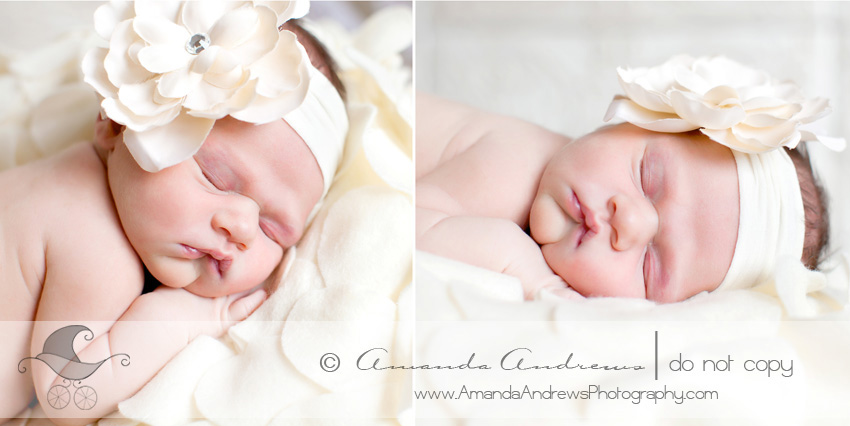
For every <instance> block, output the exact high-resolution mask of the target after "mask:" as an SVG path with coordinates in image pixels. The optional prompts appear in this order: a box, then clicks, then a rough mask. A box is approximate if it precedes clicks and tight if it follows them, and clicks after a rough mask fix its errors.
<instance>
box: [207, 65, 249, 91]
mask: <svg viewBox="0 0 850 426" xmlns="http://www.w3.org/2000/svg"><path fill="white" fill-rule="evenodd" d="M250 76H251V73H249V72H248V71H244V70H242V68H234V69H233V70H232V71H230V72H226V73H214V72H208V73H206V74H204V80H206V82H207V83H209V84H212V85H213V86H216V87H220V88H222V89H235V88H237V87H240V86H242V85H243V84H245V83H246V82H247V81H248V77H250Z"/></svg>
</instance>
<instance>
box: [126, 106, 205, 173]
mask: <svg viewBox="0 0 850 426" xmlns="http://www.w3.org/2000/svg"><path fill="white" fill-rule="evenodd" d="M214 124H215V120H212V119H208V118H198V117H192V116H190V115H188V114H180V115H179V116H177V118H175V119H174V120H173V121H171V122H170V123H168V124H166V125H164V126H158V127H154V128H151V129H149V130H147V131H144V132H136V131H133V130H128V129H125V130H124V143H125V144H126V145H127V149H128V150H129V151H130V153H131V154H132V155H133V158H135V159H136V162H137V163H139V166H141V168H143V169H145V170H146V171H149V172H158V171H160V170H162V169H164V168H166V167H171V166H173V165H175V164H178V163H181V162H183V161H186V160H188V159H189V158H191V157H192V155H194V154H195V153H196V152H198V149H200V147H201V145H202V144H203V143H204V140H205V139H206V138H207V135H209V133H210V130H211V129H212V127H213V125H214Z"/></svg>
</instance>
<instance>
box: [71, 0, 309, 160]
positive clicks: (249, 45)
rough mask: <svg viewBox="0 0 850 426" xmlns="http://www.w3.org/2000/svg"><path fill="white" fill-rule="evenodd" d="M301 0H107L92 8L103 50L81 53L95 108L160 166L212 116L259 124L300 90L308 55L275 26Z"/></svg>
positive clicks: (196, 141)
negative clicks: (96, 103)
mask: <svg viewBox="0 0 850 426" xmlns="http://www.w3.org/2000/svg"><path fill="white" fill-rule="evenodd" d="M308 7H309V3H308V2H307V1H306V0H295V1H282V2H261V1H255V2H250V1H240V2H235V1H219V0H204V1H185V2H177V1H168V2H166V1H155V2H153V1H139V2H134V3H126V2H112V3H109V4H106V5H103V6H101V7H100V8H98V10H97V11H96V12H95V29H96V30H97V32H98V34H100V35H101V36H102V37H104V38H105V39H107V40H109V47H108V48H99V49H94V50H92V51H90V52H89V53H88V54H87V55H86V57H85V58H84V59H83V73H84V75H85V81H86V82H87V83H89V84H90V85H92V86H93V87H94V88H95V90H97V92H98V93H99V94H100V95H101V96H103V98H104V99H103V101H102V103H101V107H102V109H103V110H104V111H105V113H106V115H107V116H109V118H111V119H112V120H114V121H116V122H118V123H120V124H123V125H125V126H126V129H125V133H124V142H125V143H126V145H127V147H128V149H129V150H130V152H131V153H132V154H133V157H134V158H135V159H136V161H137V162H138V163H139V165H140V166H141V167H142V168H144V169H145V170H147V171H151V172H154V171H158V170H161V169H164V168H166V167H169V166H171V165H174V164H177V163H179V162H181V161H184V160H186V159H188V158H190V157H191V156H192V155H193V154H194V153H195V152H197V150H198V149H199V148H200V147H201V144H202V143H203V142H204V139H206V137H207V135H208V134H209V131H210V129H212V126H213V124H214V123H215V120H217V119H219V118H223V117H225V116H227V115H231V116H233V117H234V118H236V119H239V120H242V121H246V122H250V123H256V124H262V123H268V122H270V121H273V120H276V119H280V118H282V117H283V116H284V115H285V114H286V113H288V112H290V111H292V110H294V109H295V108H296V107H298V105H300V104H301V102H302V101H303V100H304V97H305V96H306V93H307V88H308V82H309V78H308V74H307V73H308V70H307V65H308V64H309V58H308V57H307V54H306V52H305V51H304V49H303V47H302V46H301V45H300V44H299V43H298V42H297V41H296V38H295V35H294V34H293V33H291V32H289V31H278V26H279V25H280V24H282V23H284V22H286V21H287V20H289V19H292V18H298V17H301V16H303V14H304V13H306V11H307V9H308Z"/></svg>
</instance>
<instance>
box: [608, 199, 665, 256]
mask: <svg viewBox="0 0 850 426" xmlns="http://www.w3.org/2000/svg"><path fill="white" fill-rule="evenodd" d="M608 211H609V212H610V213H611V219H610V224H611V247H613V248H614V250H617V251H624V250H628V249H630V248H632V247H644V246H645V245H647V244H649V243H650V242H651V241H652V239H653V238H654V237H655V234H656V233H657V232H658V213H657V212H656V211H655V207H653V206H652V204H651V203H650V202H648V201H647V200H646V199H644V198H642V197H640V198H630V197H627V196H624V195H620V194H618V195H615V196H613V197H611V199H610V200H609V201H608Z"/></svg>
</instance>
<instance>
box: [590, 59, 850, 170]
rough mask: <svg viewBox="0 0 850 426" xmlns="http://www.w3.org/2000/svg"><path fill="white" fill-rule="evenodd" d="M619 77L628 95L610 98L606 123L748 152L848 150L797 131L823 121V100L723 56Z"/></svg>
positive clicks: (682, 61) (825, 109)
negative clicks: (692, 136) (810, 147)
mask: <svg viewBox="0 0 850 426" xmlns="http://www.w3.org/2000/svg"><path fill="white" fill-rule="evenodd" d="M617 75H618V77H619V80H620V85H621V86H622V87H623V90H625V92H626V95H625V96H619V95H618V96H616V97H615V98H614V100H613V101H612V102H611V105H610V106H609V108H608V112H607V113H606V114H605V121H609V120H611V119H612V118H615V117H616V118H619V119H622V120H625V121H628V122H630V123H632V124H634V125H636V126H639V127H643V128H644V129H647V130H652V131H656V132H669V133H678V132H687V131H691V130H696V129H699V130H700V131H701V132H702V133H704V134H706V135H707V136H708V137H709V138H711V139H712V140H714V141H716V142H719V143H721V144H723V145H726V146H727V147H729V148H731V149H735V150H738V151H742V152H747V153H759V152H765V151H770V150H773V149H776V148H779V147H782V146H784V147H788V148H794V147H795V146H797V144H798V143H799V142H800V140H801V139H805V140H818V141H820V142H822V143H824V144H825V145H826V146H828V147H830V148H832V149H839V150H840V149H843V147H844V145H845V141H844V140H843V139H840V138H829V137H824V136H816V135H814V134H812V133H810V132H807V131H805V130H802V129H801V128H800V126H801V125H804V124H806V123H810V122H812V121H815V120H817V119H819V118H821V117H823V116H825V115H826V114H828V113H829V111H830V108H829V101H828V100H826V99H823V98H812V99H807V98H805V97H804V96H803V94H802V93H801V92H800V90H799V89H798V88H797V86H796V85H794V84H793V83H790V82H780V81H778V80H776V79H773V78H771V77H770V76H769V75H768V74H766V73H765V72H763V71H759V70H754V69H751V68H748V67H745V66H743V65H741V64H738V63H737V62H734V61H732V60H730V59H727V58H725V57H701V58H696V59H694V58H692V57H690V56H676V57H673V58H672V59H670V60H668V61H667V62H665V63H664V64H662V65H661V66H658V67H654V68H636V69H623V68H618V69H617Z"/></svg>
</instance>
